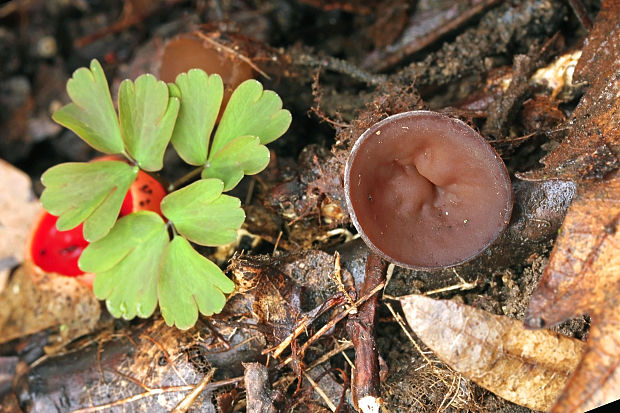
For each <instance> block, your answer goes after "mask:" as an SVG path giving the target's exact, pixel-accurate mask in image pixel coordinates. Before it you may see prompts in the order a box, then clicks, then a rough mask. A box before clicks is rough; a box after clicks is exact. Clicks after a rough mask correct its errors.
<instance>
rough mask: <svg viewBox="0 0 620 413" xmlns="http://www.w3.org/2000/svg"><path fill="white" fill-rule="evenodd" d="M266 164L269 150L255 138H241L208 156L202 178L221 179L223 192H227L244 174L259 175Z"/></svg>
mask: <svg viewBox="0 0 620 413" xmlns="http://www.w3.org/2000/svg"><path fill="white" fill-rule="evenodd" d="M268 163H269V149H267V147H266V146H265V145H261V144H260V139H259V138H258V137H257V136H241V137H239V138H237V139H233V140H232V141H230V142H229V143H228V144H226V145H225V146H224V147H222V149H220V150H219V151H217V153H214V154H213V153H212V154H211V155H210V156H209V161H208V162H207V164H206V165H205V169H204V170H203V171H202V177H203V178H218V179H221V180H222V181H224V191H228V190H230V189H233V188H234V187H235V186H237V184H238V183H239V181H241V178H243V175H244V174H245V175H253V174H256V173H259V172H260V171H262V170H263V169H265V168H266V167H267V164H268Z"/></svg>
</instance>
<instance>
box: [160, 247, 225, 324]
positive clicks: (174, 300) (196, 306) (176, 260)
mask: <svg viewBox="0 0 620 413" xmlns="http://www.w3.org/2000/svg"><path fill="white" fill-rule="evenodd" d="M234 287H235V285H234V283H233V282H232V281H231V280H230V279H228V278H227V277H226V276H225V275H224V273H223V272H222V270H220V269H219V267H218V266H217V265H215V264H214V263H212V262H211V261H209V260H208V259H206V258H205V257H203V256H202V255H200V254H198V253H197V252H196V251H195V250H194V248H192V246H191V245H190V244H189V242H187V241H186V240H185V239H184V238H182V237H178V236H177V237H175V238H174V239H173V240H172V242H170V245H169V246H168V249H167V250H166V255H165V258H164V261H163V264H162V274H161V277H160V278H159V286H158V291H159V307H160V309H161V313H162V315H163V317H164V319H165V320H166V324H168V325H169V326H172V325H176V327H177V328H180V329H182V330H185V329H188V328H190V327H192V326H193V325H194V324H196V320H197V319H198V312H199V311H200V313H202V314H204V315H206V316H209V315H212V314H214V313H219V312H220V311H221V310H222V308H223V307H224V304H225V303H226V297H225V296H224V293H230V292H232V291H233V289H234Z"/></svg>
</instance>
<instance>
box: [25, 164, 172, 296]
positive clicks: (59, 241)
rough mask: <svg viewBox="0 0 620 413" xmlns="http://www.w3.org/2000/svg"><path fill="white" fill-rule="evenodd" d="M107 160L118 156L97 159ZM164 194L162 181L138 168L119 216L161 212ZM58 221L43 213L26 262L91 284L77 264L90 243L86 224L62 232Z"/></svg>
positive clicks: (37, 222)
mask: <svg viewBox="0 0 620 413" xmlns="http://www.w3.org/2000/svg"><path fill="white" fill-rule="evenodd" d="M104 159H118V158H115V157H102V158H99V159H97V160H104ZM164 196H166V191H165V189H164V187H163V186H162V184H161V183H160V182H159V181H157V180H156V179H155V178H153V177H152V176H150V175H149V174H147V173H145V172H143V171H139V172H138V176H137V177H136V180H135V181H134V182H133V184H132V185H131V187H130V188H129V191H127V195H126V196H125V199H124V200H123V204H122V206H121V210H120V213H119V217H122V216H125V215H128V214H130V213H132V212H136V211H141V210H148V211H153V212H156V213H158V214H160V215H161V209H160V203H161V200H162V199H163V198H164ZM57 220H58V217H56V216H54V215H51V214H50V213H48V212H47V211H42V212H41V214H40V215H39V218H38V219H37V220H36V221H35V224H34V226H33V228H32V230H31V232H30V241H29V242H28V244H27V249H26V261H27V262H31V263H32V264H33V267H34V269H35V271H42V272H45V273H57V274H60V275H65V276H69V277H77V278H78V280H79V281H80V282H81V283H83V284H86V285H88V286H91V285H92V281H93V279H94V276H93V275H92V274H84V271H82V270H81V269H80V268H79V267H78V259H79V258H80V255H81V254H82V251H83V250H84V248H86V247H87V246H88V242H87V241H86V240H85V239H84V236H83V235H82V227H83V225H82V224H80V225H78V226H77V227H75V228H73V229H70V230H68V231H59V230H58V229H57V228H56V221H57Z"/></svg>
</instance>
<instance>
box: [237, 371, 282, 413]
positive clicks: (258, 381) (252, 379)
mask: <svg viewBox="0 0 620 413" xmlns="http://www.w3.org/2000/svg"><path fill="white" fill-rule="evenodd" d="M243 366H244V367H245V373H244V380H245V392H246V394H247V412H248V413H276V412H277V411H278V409H277V408H276V405H275V400H274V399H275V397H274V396H275V395H276V393H274V391H273V389H272V388H271V384H270V382H269V374H268V372H267V367H265V366H263V365H262V364H259V363H246V364H244V365H243Z"/></svg>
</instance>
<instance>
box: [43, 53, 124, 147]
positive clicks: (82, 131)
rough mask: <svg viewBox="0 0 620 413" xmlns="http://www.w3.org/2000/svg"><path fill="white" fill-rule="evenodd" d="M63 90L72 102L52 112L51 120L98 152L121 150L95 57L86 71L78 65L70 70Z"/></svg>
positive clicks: (118, 133) (106, 85)
mask: <svg viewBox="0 0 620 413" xmlns="http://www.w3.org/2000/svg"><path fill="white" fill-rule="evenodd" d="M67 93H68V94H69V97H70V98H71V101H72V103H69V104H68V105H65V106H63V107H62V108H60V109H58V110H57V111H56V112H54V114H53V115H52V119H54V120H55V121H56V122H57V123H59V124H60V125H62V126H64V127H65V128H68V129H71V130H72V131H73V132H75V133H76V134H77V135H78V136H79V137H80V138H82V139H83V140H84V141H85V142H86V143H88V144H89V145H90V146H92V147H93V148H95V149H97V150H98V151H100V152H104V153H108V154H116V153H121V152H123V140H122V139H121V131H120V128H119V125H118V117H117V116H116V111H115V110H114V105H113V104H112V97H111V96H110V90H109V89H108V82H107V80H106V78H105V73H104V72H103V69H102V68H101V65H100V64H99V62H98V61H97V60H95V59H93V60H92V61H91V62H90V70H88V69H87V68H85V67H82V68H80V69H78V70H76V71H75V72H73V77H72V78H71V79H69V81H68V82H67Z"/></svg>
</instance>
